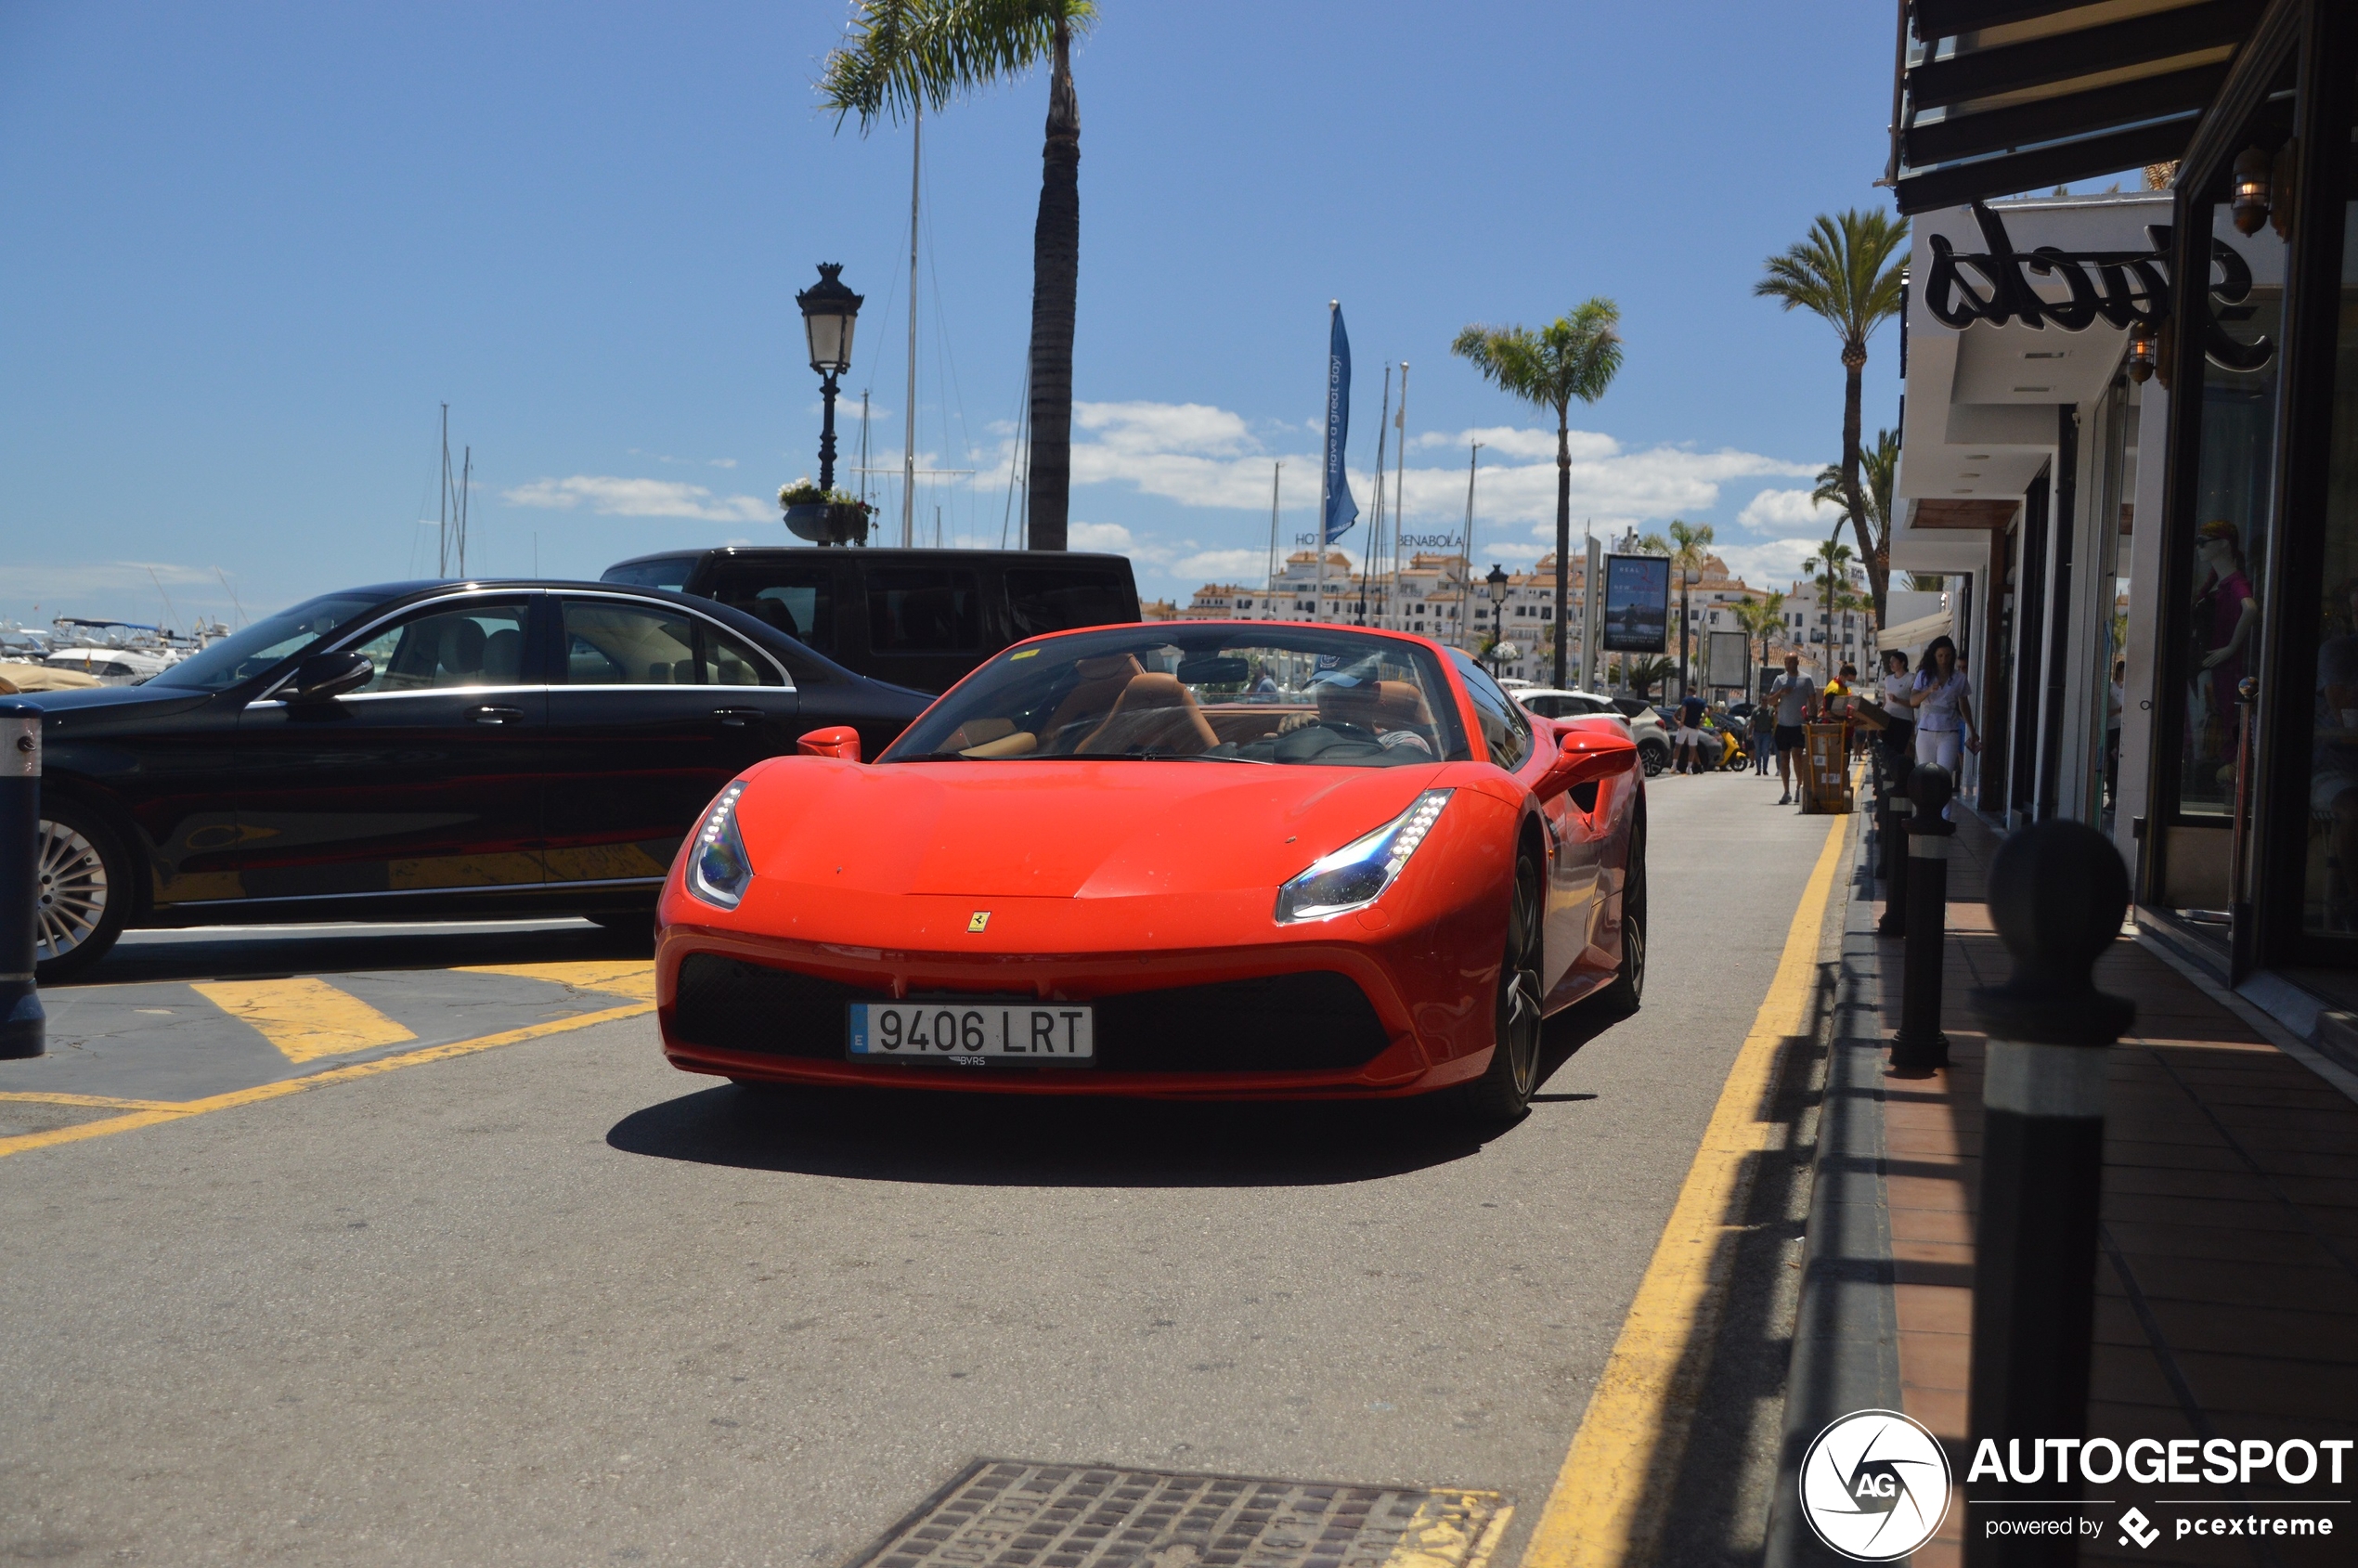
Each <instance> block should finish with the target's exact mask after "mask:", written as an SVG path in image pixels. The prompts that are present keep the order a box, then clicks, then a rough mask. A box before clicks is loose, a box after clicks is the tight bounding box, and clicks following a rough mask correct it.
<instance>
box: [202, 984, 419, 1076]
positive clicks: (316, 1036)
mask: <svg viewBox="0 0 2358 1568" xmlns="http://www.w3.org/2000/svg"><path fill="white" fill-rule="evenodd" d="M188 989H189V990H191V991H195V992H196V993H197V994H198V995H199V996H201V997H203V998H204V999H205V1000H206V1001H208V1002H210V1003H212V1004H214V1006H216V1007H218V1008H220V1009H221V1010H222V1011H223V1012H225V1013H227V1014H228V1015H229V1016H230V1017H234V1018H242V1019H244V1020H245V1021H246V1022H247V1023H250V1024H252V1025H253V1027H254V1029H255V1030H257V1031H259V1032H260V1034H261V1035H262V1037H263V1038H264V1039H265V1040H267V1041H268V1042H270V1043H271V1044H273V1045H276V1046H277V1047H278V1048H279V1054H280V1055H282V1056H285V1057H286V1058H287V1060H289V1061H291V1062H308V1061H316V1060H317V1059H318V1058H319V1057H321V1056H347V1055H349V1054H350V1053H352V1052H354V1051H367V1050H372V1049H374V1048H375V1047H377V1046H379V1045H398V1044H400V1043H402V1042H403V1041H405V1040H415V1039H417V1038H418V1037H417V1035H416V1034H415V1033H414V1032H413V1031H411V1030H408V1029H407V1028H405V1027H403V1026H402V1025H400V1024H397V1023H395V1022H394V1021H393V1020H392V1019H391V1018H388V1017H385V1016H384V1015H383V1014H382V1013H380V1012H378V1011H377V1010H376V1009H375V1008H374V1007H371V1006H369V1004H367V1003H366V1002H363V1001H361V1000H360V998H358V997H356V996H355V995H353V994H352V993H351V992H350V991H338V990H337V989H336V988H335V987H333V986H331V985H330V984H329V983H328V982H327V981H325V980H320V979H313V978H309V977H307V976H306V977H304V978H300V979H292V980H209V981H206V982H205V983H203V984H201V985H193V986H190V987H189V988H188Z"/></svg>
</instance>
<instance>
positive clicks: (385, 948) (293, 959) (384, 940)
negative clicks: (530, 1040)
mask: <svg viewBox="0 0 2358 1568" xmlns="http://www.w3.org/2000/svg"><path fill="white" fill-rule="evenodd" d="M653 953H654V939H653V934H652V931H647V932H641V931H639V930H636V929H624V930H618V931H614V930H605V929H602V927H596V926H592V925H589V924H588V923H587V922H579V921H577V922H568V923H566V924H564V925H563V926H545V927H524V928H518V929H510V930H501V929H498V928H496V927H495V928H492V929H488V930H486V929H485V928H483V927H480V926H473V927H467V926H459V927H453V928H452V929H450V930H448V931H436V930H431V929H421V928H419V927H417V926H414V925H412V926H404V927H401V928H400V929H398V930H396V931H388V932H382V933H381V932H373V931H367V930H353V929H351V928H349V927H339V928H337V929H334V930H332V931H327V930H323V931H319V932H304V931H291V930H284V929H280V930H274V931H271V932H269V933H267V934H264V933H261V932H227V931H225V932H214V931H210V930H206V929H203V928H195V929H189V930H183V931H171V932H152V933H151V932H147V931H137V932H133V933H131V934H130V936H129V937H128V938H127V939H126V940H124V941H123V943H122V944H121V945H119V946H118V947H116V948H115V950H114V951H113V952H110V953H108V954H107V955H106V956H105V957H104V958H102V959H100V960H99V961H98V962H97V964H96V965H92V967H91V968H90V970H89V972H88V973H86V974H84V975H82V976H79V977H77V978H74V979H72V980H71V981H67V982H65V984H66V985H70V986H109V985H131V984H137V983H141V982H149V981H157V980H212V979H279V978H286V977H289V976H293V975H348V974H358V973H364V972H368V971H372V970H386V969H447V968H451V967H453V966H456V965H471V964H472V965H489V964H557V963H565V962H569V961H575V962H577V961H584V960H591V959H628V958H649V957H652V956H653ZM51 989H62V988H61V987H59V988H51Z"/></svg>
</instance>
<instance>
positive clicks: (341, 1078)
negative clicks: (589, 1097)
mask: <svg viewBox="0 0 2358 1568" xmlns="http://www.w3.org/2000/svg"><path fill="white" fill-rule="evenodd" d="M654 1010H655V1009H654V1003H652V1002H633V1003H629V1004H626V1005H624V1006H620V1007H608V1008H605V1009H604V1010H603V1011H601V1012H596V1013H577V1014H575V1015H574V1016H573V1017H569V1018H551V1019H550V1020H549V1021H548V1022H546V1023H538V1024H529V1025H527V1026H525V1028H523V1029H512V1030H503V1031H502V1032H500V1033H499V1034H486V1035H485V1036H483V1037H482V1038H481V1039H479V1040H460V1041H455V1042H453V1043H450V1044H447V1045H429V1046H427V1047H425V1048H424V1049H423V1050H420V1051H404V1052H402V1053H401V1054H400V1055H399V1056H379V1057H378V1058H377V1059H376V1060H374V1061H367V1062H349V1063H346V1064H345V1065H344V1066H343V1067H336V1068H330V1069H327V1070H326V1071H324V1072H315V1073H312V1074H310V1075H309V1076H308V1077H304V1078H289V1079H284V1080H281V1081H280V1082H276V1083H257V1084H255V1085H254V1086H253V1088H251V1089H233V1090H231V1091H230V1092H229V1093H227V1094H226V1095H211V1096H209V1097H208V1098H205V1099H201V1100H178V1101H165V1102H160V1103H159V1104H158V1108H155V1109H152V1110H142V1111H137V1112H135V1113H133V1114H131V1115H129V1116H110V1117H108V1118H106V1119H105V1120H103V1121H84V1122H83V1123H82V1124H81V1125H80V1126H78V1127H58V1128H56V1129H54V1130H52V1131H50V1132H46V1133H26V1134H21V1135H19V1136H18V1137H13V1138H0V1156H6V1155H11V1154H22V1153H25V1152H26V1151H27V1150H30V1149H36V1148H49V1147H55V1146H56V1145H58V1144H71V1143H80V1142H81V1141H82V1140H83V1139H84V1138H103V1137H105V1136H106V1135H107V1134H110V1133H128V1132H131V1131H132V1130H133V1129H135V1128H139V1127H153V1126H155V1125H156V1124H157V1123H159V1122H163V1121H182V1120H184V1119H186V1118H188V1117H191V1116H202V1115H204V1114H205V1113H206V1112H208V1111H215V1110H229V1109H231V1108H235V1107H238V1106H250V1105H259V1104H261V1103H262V1102H263V1101H265V1100H276V1099H282V1098H284V1097H285V1096H286V1095H300V1094H302V1093H303V1092H304V1090H306V1089H319V1088H324V1087H326V1086H327V1085H328V1084H330V1083H348V1082H351V1081H352V1080H354V1079H356V1078H369V1077H373V1076H374V1075H376V1074H378V1073H381V1072H392V1071H394V1070H395V1069H399V1068H405V1067H420V1066H422V1065H424V1064H425V1063H427V1062H443V1061H448V1060H449V1059H450V1058H451V1057H453V1056H472V1055H473V1054H474V1053H475V1052H477V1051H489V1050H492V1049H494V1048H496V1047H498V1046H501V1045H513V1044H516V1043H520V1042H522V1041H525V1040H538V1039H539V1038H540V1037H541V1036H542V1035H548V1034H562V1033H564V1031H565V1030H575V1029H587V1028H589V1026H590V1025H591V1024H606V1023H613V1022H614V1021H615V1019H617V1018H635V1017H640V1016H641V1015H642V1014H646V1013H652V1012H654Z"/></svg>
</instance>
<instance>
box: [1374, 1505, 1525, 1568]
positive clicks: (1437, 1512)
mask: <svg viewBox="0 0 2358 1568" xmlns="http://www.w3.org/2000/svg"><path fill="white" fill-rule="evenodd" d="M1514 1516H1515V1510H1514V1505H1513V1504H1512V1503H1509V1502H1506V1501H1504V1500H1503V1499H1501V1498H1500V1497H1499V1496H1498V1494H1497V1493H1496V1492H1462V1491H1455V1490H1452V1491H1446V1492H1442V1493H1438V1494H1436V1495H1434V1496H1432V1497H1427V1498H1425V1499H1424V1500H1423V1501H1421V1502H1419V1504H1418V1505H1417V1512H1416V1515H1415V1517H1414V1518H1412V1519H1410V1520H1409V1521H1408V1523H1407V1524H1406V1526H1404V1527H1403V1528H1402V1530H1401V1532H1400V1539H1399V1540H1398V1541H1397V1542H1395V1543H1394V1544H1393V1549H1392V1552H1391V1554H1390V1555H1389V1556H1387V1557H1386V1558H1385V1559H1384V1564H1383V1568H1485V1564H1487V1563H1488V1562H1489V1561H1490V1554H1491V1553H1492V1552H1493V1551H1496V1549H1497V1547H1498V1537H1499V1536H1503V1535H1505V1534H1506V1531H1507V1523H1508V1522H1509V1520H1511V1519H1513V1518H1514Z"/></svg>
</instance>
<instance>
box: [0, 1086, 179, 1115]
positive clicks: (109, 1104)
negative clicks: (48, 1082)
mask: <svg viewBox="0 0 2358 1568" xmlns="http://www.w3.org/2000/svg"><path fill="white" fill-rule="evenodd" d="M0 1100H15V1101H19V1102H20V1103H25V1104H31V1105H40V1106H95V1107H97V1108H98V1109H100V1110H174V1109H177V1108H178V1105H179V1102H178V1101H176V1100H123V1099H117V1098H116V1097H115V1096H114V1095H52V1094H50V1093H48V1092H47V1091H46V1090H42V1089H12V1090H9V1091H8V1092H7V1093H6V1094H0Z"/></svg>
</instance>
